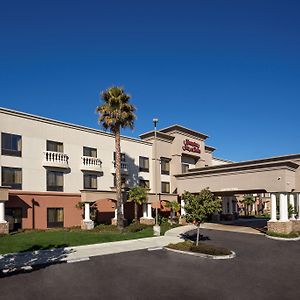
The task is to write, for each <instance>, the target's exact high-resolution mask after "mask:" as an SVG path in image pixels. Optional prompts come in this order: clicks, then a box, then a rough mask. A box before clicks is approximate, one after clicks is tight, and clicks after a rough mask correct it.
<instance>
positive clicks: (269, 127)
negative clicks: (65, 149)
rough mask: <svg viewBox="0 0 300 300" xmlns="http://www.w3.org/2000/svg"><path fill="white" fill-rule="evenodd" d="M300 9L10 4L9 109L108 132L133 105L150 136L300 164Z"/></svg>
mask: <svg viewBox="0 0 300 300" xmlns="http://www.w3.org/2000/svg"><path fill="white" fill-rule="evenodd" d="M299 12H300V1H297V0H295V1H289V0H286V1H282V0H281V1H276V0H249V1H248V0H243V1H240V0H236V1H231V0H194V1H192V0H186V1H183V0H181V1H176V0H173V1H169V0H164V1H156V0H152V1H135V0H128V1H121V0H120V1H116V0H110V1H88V0H86V1H75V0H73V1H55V0H52V1H30V0H27V1H14V0H12V1H2V2H1V4H0V28H1V30H0V106H2V107H7V108H12V109H16V110H20V111H25V112H29V113H33V114H37V115H42V116H46V117H51V118H54V119H58V120H63V121H67V122H72V123H76V124H81V125H86V126H90V127H95V128H97V127H98V125H97V116H96V114H95V108H96V106H97V105H98V104H99V103H100V102H99V92H100V91H102V90H104V89H106V88H107V87H109V86H111V85H122V86H124V88H125V90H126V91H128V92H129V93H130V94H131V95H132V102H133V103H134V104H135V105H136V107H137V109H138V110H137V115H138V120H137V122H136V129H135V130H134V131H133V132H130V131H126V132H125V134H127V135H130V136H138V135H139V134H140V133H142V132H145V131H148V130H150V129H151V128H152V118H153V117H154V116H156V117H158V118H159V127H165V126H168V125H170V124H173V123H179V124H182V125H184V126H187V127H190V128H193V129H195V130H199V131H200V132H203V133H206V134H208V135H209V136H210V139H209V140H208V141H207V143H208V144H209V145H211V146H215V147H216V148H217V149H218V150H217V151H216V153H215V155H216V156H219V157H222V158H227V159H231V160H236V161H239V160H247V159H254V158H259V157H267V156H273V155H281V154H289V153H298V152H300V149H299V148H300V130H299V129H300V117H299V112H300V104H299V99H300V55H299V53H300V18H299Z"/></svg>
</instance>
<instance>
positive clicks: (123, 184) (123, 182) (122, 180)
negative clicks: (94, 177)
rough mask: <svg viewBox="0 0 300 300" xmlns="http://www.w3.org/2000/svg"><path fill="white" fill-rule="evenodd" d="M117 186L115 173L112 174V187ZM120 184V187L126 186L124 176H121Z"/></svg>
mask: <svg viewBox="0 0 300 300" xmlns="http://www.w3.org/2000/svg"><path fill="white" fill-rule="evenodd" d="M116 186H117V179H116V174H114V187H116ZM121 186H122V188H124V187H126V177H125V176H121Z"/></svg>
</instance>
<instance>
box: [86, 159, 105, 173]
mask: <svg viewBox="0 0 300 300" xmlns="http://www.w3.org/2000/svg"><path fill="white" fill-rule="evenodd" d="M81 170H82V171H95V172H102V161H101V159H100V158H96V157H90V156H82V157H81Z"/></svg>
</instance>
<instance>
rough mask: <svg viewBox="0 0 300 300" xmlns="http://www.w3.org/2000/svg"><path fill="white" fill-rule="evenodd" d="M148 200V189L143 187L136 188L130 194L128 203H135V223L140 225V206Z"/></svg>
mask: <svg viewBox="0 0 300 300" xmlns="http://www.w3.org/2000/svg"><path fill="white" fill-rule="evenodd" d="M146 200H147V192H146V189H145V188H144V187H142V186H134V187H132V188H131V189H130V190H129V192H128V201H129V202H131V201H133V202H134V222H135V223H138V206H139V205H142V204H143V203H145V202H146Z"/></svg>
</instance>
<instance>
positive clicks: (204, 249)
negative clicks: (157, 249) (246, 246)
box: [166, 241, 232, 256]
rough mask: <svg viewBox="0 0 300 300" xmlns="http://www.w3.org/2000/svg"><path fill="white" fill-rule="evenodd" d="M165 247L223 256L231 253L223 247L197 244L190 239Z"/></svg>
mask: <svg viewBox="0 0 300 300" xmlns="http://www.w3.org/2000/svg"><path fill="white" fill-rule="evenodd" d="M166 248H169V249H174V250H179V251H186V252H194V253H202V254H207V255H213V256H224V255H231V254H232V252H231V250H229V249H227V248H223V247H217V246H214V245H210V244H206V243H199V244H198V246H196V244H195V243H194V242H192V241H184V242H180V243H176V244H169V245H168V246H166Z"/></svg>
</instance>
